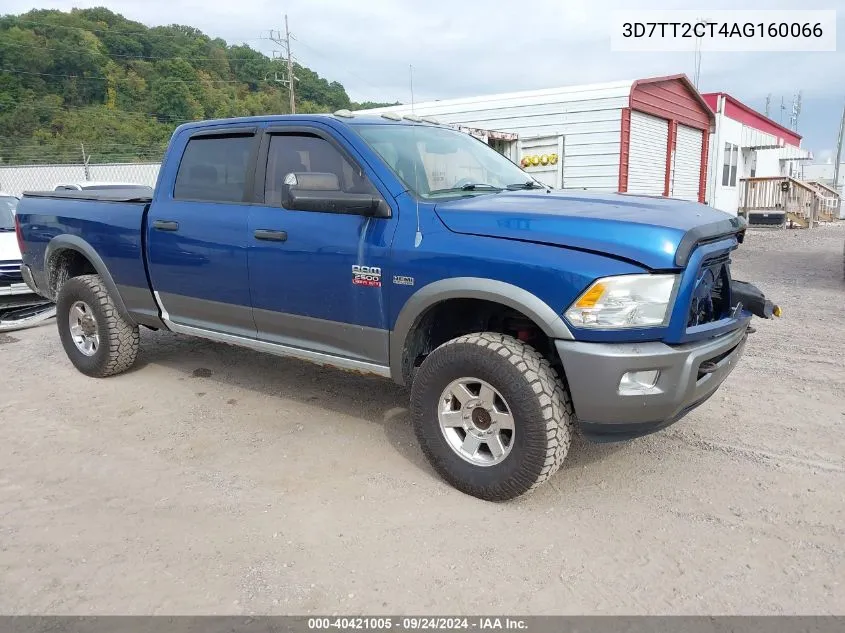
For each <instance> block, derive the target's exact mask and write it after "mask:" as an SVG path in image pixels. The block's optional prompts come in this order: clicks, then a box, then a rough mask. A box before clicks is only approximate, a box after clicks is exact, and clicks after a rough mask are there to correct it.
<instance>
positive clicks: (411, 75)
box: [408, 64, 414, 114]
mask: <svg viewBox="0 0 845 633" xmlns="http://www.w3.org/2000/svg"><path fill="white" fill-rule="evenodd" d="M408 82H409V83H410V85H411V114H413V113H414V65H413V64H408Z"/></svg>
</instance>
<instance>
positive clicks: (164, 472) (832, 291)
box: [0, 226, 845, 615]
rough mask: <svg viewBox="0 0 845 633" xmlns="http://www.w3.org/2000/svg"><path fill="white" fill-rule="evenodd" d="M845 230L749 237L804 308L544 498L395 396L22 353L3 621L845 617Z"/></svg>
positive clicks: (4, 496) (262, 371) (190, 359)
mask: <svg viewBox="0 0 845 633" xmlns="http://www.w3.org/2000/svg"><path fill="white" fill-rule="evenodd" d="M843 240H845V226H827V227H820V228H818V229H814V230H812V231H768V232H766V231H755V232H750V233H749V235H748V237H747V240H746V243H745V245H743V247H742V248H741V250H740V251H739V252H738V253H737V254H736V256H735V267H734V271H735V273H734V274H735V276H736V277H738V278H741V279H748V280H751V281H755V282H757V283H758V284H759V285H760V286H761V287H762V288H763V289H764V291H765V292H766V293H767V294H768V295H769V296H771V297H772V298H774V299H776V300H778V301H779V302H780V303H781V304H782V305H783V307H784V318H783V319H781V320H779V321H774V322H765V321H764V322H758V323H756V325H757V328H758V331H757V333H756V334H754V335H753V336H752V337H751V339H750V341H749V344H748V346H747V348H746V354H745V357H744V359H743V360H742V362H741V363H740V365H739V367H738V368H737V370H736V371H735V372H734V373H733V375H732V376H731V377H730V379H729V380H728V383H727V384H726V385H724V386H723V387H722V389H721V390H720V391H719V393H718V394H717V395H716V396H714V397H713V398H711V400H710V401H708V402H707V403H706V404H705V405H704V406H702V407H700V408H699V409H697V410H696V411H695V412H693V413H692V414H691V415H689V416H688V417H687V418H685V419H684V420H683V421H682V422H680V423H678V424H676V425H675V426H673V427H670V428H669V429H667V430H665V431H663V432H661V433H658V434H655V435H652V436H649V437H647V438H643V439H639V440H635V441H632V442H628V443H622V444H613V445H594V444H588V443H585V442H584V441H581V440H579V441H576V442H575V443H574V444H573V447H572V450H571V452H570V457H569V458H568V460H567V462H566V464H565V466H564V468H563V469H562V470H561V471H560V472H559V473H558V474H557V475H556V476H555V477H554V478H553V479H552V480H551V482H550V483H548V484H546V485H545V486H544V487H543V488H541V489H540V490H539V491H537V492H536V493H535V494H533V495H532V496H529V497H527V498H523V499H520V500H517V501H515V502H511V503H505V504H492V503H485V502H482V501H478V500H476V499H473V498H470V497H467V496H464V495H462V494H461V493H459V492H457V491H455V490H453V489H452V488H450V487H448V486H447V485H446V484H444V483H442V482H441V481H440V480H439V479H438V478H437V477H436V476H435V474H434V473H433V471H432V470H431V468H429V466H428V465H427V464H426V463H425V461H424V459H423V457H422V454H421V452H420V450H419V449H418V448H417V446H416V444H415V441H414V438H413V435H412V432H411V429H410V425H409V420H408V410H407V395H406V394H405V392H404V391H403V390H401V389H399V388H397V387H395V386H394V385H392V383H389V382H383V381H379V380H377V379H369V378H363V377H357V376H353V375H347V374H344V373H342V372H338V371H334V370H328V369H322V368H319V367H315V366H311V365H308V364H305V363H300V362H297V361H289V360H281V359H278V358H275V357H272V356H266V355H261V354H258V353H254V352H250V351H245V350H240V349H236V348H234V347H229V346H226V345H220V344H213V343H207V342H201V341H195V340H190V339H187V338H183V337H180V336H176V335H173V334H169V333H151V332H144V334H143V335H142V356H141V362H140V363H139V365H138V368H137V369H136V370H134V371H132V372H130V373H128V374H125V375H122V376H118V377H115V378H110V379H106V380H93V379H89V378H86V377H84V376H83V375H81V374H79V373H78V372H76V371H75V370H74V369H73V368H72V367H71V365H70V363H69V362H68V361H67V359H66V358H65V355H64V353H63V351H62V349H61V346H60V344H59V339H58V336H57V335H56V332H55V328H54V326H52V325H47V326H42V327H39V328H35V329H31V330H26V331H21V332H16V333H14V334H12V335H5V336H2V335H0V336H2V338H0V371H2V375H3V379H2V392H3V397H2V401H0V420H2V426H0V429H2V430H1V431H0V517H2V518H1V519H0V569H2V570H3V571H2V574H0V613H4V614H24V613H51V614H90V613H96V614H114V613H122V614H152V613H155V614H163V613H167V614H200V613H228V614H241V613H333V612H339V613H373V614H375V613H385V614H387V613H392V614H397V613H415V614H428V615H430V614H434V613H479V612H483V613H490V612H495V613H520V614H553V613H564V614H581V613H603V614H609V613H617V614H618V613H627V614H680V613H688V614H693V613H694V614H710V613H717V614H757V613H759V614H779V613H790V614H827V613H839V614H841V613H845V575H843V570H845V548H843V542H845V541H843V537H845V512H843V508H845V355H843V349H845V285H843V280H842V260H841V258H842V252H843V251H842V249H843Z"/></svg>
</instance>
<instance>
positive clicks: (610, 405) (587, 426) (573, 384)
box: [555, 321, 748, 441]
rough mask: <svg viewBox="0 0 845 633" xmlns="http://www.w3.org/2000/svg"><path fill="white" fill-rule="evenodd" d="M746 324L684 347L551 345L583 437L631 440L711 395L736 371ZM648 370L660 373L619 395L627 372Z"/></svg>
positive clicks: (618, 344) (579, 343)
mask: <svg viewBox="0 0 845 633" xmlns="http://www.w3.org/2000/svg"><path fill="white" fill-rule="evenodd" d="M747 324H748V321H744V322H743V324H742V327H740V328H738V329H736V330H733V331H731V332H729V333H727V334H723V335H722V336H719V337H716V338H713V339H710V340H707V341H703V342H695V343H687V344H684V345H666V344H665V343H658V342H653V343H585V342H579V341H564V340H557V341H555V345H556V347H557V351H558V355H559V356H560V359H561V361H562V363H563V368H564V371H565V372H566V379H567V381H568V383H569V389H570V393H571V396H572V403H573V405H574V407H575V415H576V416H577V417H578V421H579V423H580V426H581V430H582V432H583V433H584V435H586V436H587V437H589V438H590V439H593V440H596V441H616V440H623V439H630V438H632V437H638V436H641V435H647V434H648V433H652V432H654V431H657V430H659V429H662V428H664V427H666V426H668V425H670V424H672V423H673V422H676V421H677V420H679V419H680V418H682V417H683V416H684V415H686V414H687V413H688V412H690V411H691V410H692V409H694V408H695V407H697V406H698V405H700V404H701V403H702V402H704V401H705V400H707V398H709V397H710V396H711V395H713V392H715V391H716V389H717V388H718V387H719V385H720V384H722V382H723V381H724V380H725V378H727V377H728V374H730V373H731V372H732V371H733V369H734V367H736V364H737V362H738V361H739V358H740V357H741V356H742V352H743V349H744V348H745V340H746V337H747V333H746V326H747ZM702 365H704V366H703V367H702ZM649 370H659V371H660V374H659V376H658V378H657V381H656V383H655V384H654V386H653V387H650V388H646V389H644V390H642V391H640V392H637V393H630V392H627V391H620V381H621V380H622V377H623V375H624V374H625V373H626V372H631V371H649Z"/></svg>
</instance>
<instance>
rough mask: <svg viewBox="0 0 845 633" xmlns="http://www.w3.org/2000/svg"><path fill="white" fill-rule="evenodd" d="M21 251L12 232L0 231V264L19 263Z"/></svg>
mask: <svg viewBox="0 0 845 633" xmlns="http://www.w3.org/2000/svg"><path fill="white" fill-rule="evenodd" d="M20 258H21V251H20V249H19V248H18V238H17V237H16V236H15V232H14V231H8V232H7V231H0V262H9V261H20Z"/></svg>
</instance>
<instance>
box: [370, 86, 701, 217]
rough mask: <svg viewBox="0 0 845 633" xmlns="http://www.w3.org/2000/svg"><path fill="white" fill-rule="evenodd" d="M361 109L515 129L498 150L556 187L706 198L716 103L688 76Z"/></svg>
mask: <svg viewBox="0 0 845 633" xmlns="http://www.w3.org/2000/svg"><path fill="white" fill-rule="evenodd" d="M364 112H368V113H374V114H377V113H384V112H395V113H397V114H402V115H405V114H412V113H413V114H416V115H417V116H423V117H432V118H435V119H437V120H439V121H440V122H442V123H448V124H454V125H460V126H467V127H472V128H480V129H483V130H495V131H500V132H509V133H515V134H517V135H518V140H517V141H514V142H512V143H509V144H503V145H502V144H500V145H499V146H497V149H499V150H500V151H502V152H503V153H504V154H505V155H507V156H508V157H509V158H511V159H512V160H513V161H514V162H520V163H522V164H523V166H524V167H525V168H526V169H527V170H528V171H529V172H532V173H534V174H535V176H536V177H537V178H538V179H539V180H541V181H543V182H545V183H547V184H549V185H551V186H554V187H560V188H565V189H588V190H598V191H622V192H626V191H627V192H631V193H640V194H648V195H657V196H672V197H677V198H684V199H687V200H698V201H704V197H705V188H706V174H707V155H708V150H709V134H710V129H711V126H712V123H713V112H712V111H711V110H710V108H709V107H708V106H707V104H706V103H705V102H704V100H703V99H702V97H701V95H700V94H699V93H698V92H697V91H696V90H695V88H694V87H693V85H692V83H691V82H690V81H689V79H688V78H687V77H686V76H685V75H672V76H669V77H654V78H648V79H639V80H628V81H616V82H610V83H601V84H590V85H585V86H570V87H564V88H550V89H545V90H531V91H525V92H512V93H506V94H497V95H489V96H481V97H468V98H461V99H449V100H443V101H430V102H426V103H417V104H414V106H413V107H412V106H410V105H402V106H390V107H386V108H377V109H372V110H365V111H364Z"/></svg>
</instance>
